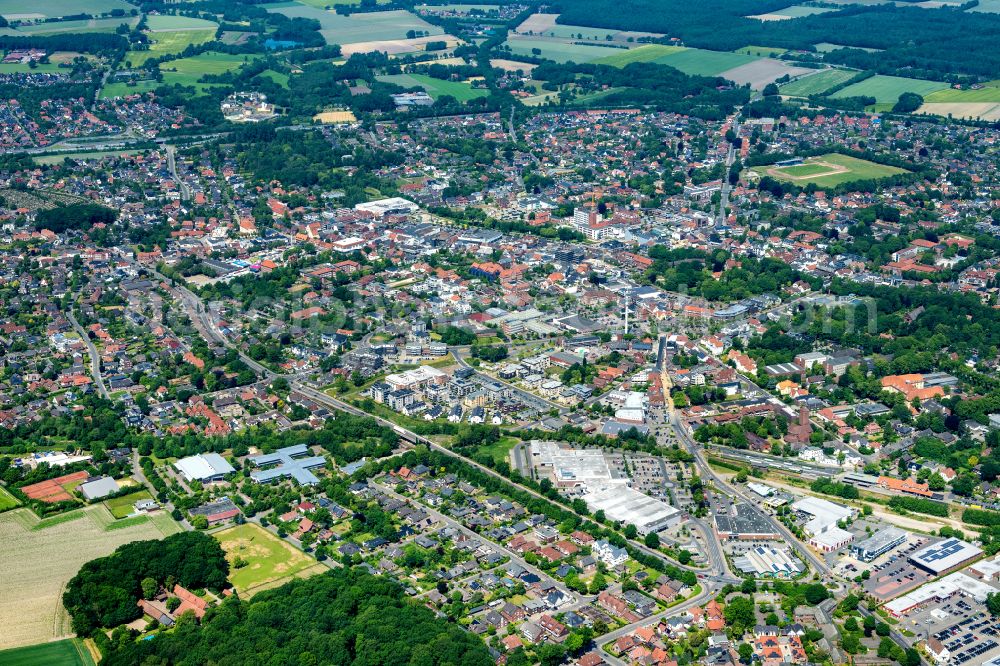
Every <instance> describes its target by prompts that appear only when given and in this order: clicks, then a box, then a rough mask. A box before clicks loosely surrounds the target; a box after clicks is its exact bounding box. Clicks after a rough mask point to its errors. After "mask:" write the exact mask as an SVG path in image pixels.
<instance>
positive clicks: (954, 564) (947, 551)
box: [910, 539, 983, 575]
mask: <svg viewBox="0 0 1000 666" xmlns="http://www.w3.org/2000/svg"><path fill="white" fill-rule="evenodd" d="M982 554H983V551H982V549H980V548H978V547H976V546H973V545H972V544H971V543H966V542H964V541H962V540H961V539H945V540H944V541H939V542H938V543H935V544H931V545H930V546H927V547H926V548H921V549H920V550H918V551H917V552H915V553H913V554H912V555H910V561H911V562H913V563H914V564H916V565H917V566H918V567H922V568H924V569H927V570H928V571H930V572H931V573H933V574H937V575H941V574H943V573H946V572H948V571H950V570H952V569H956V568H958V567H961V566H962V565H964V564H967V563H968V562H971V561H972V560H974V559H976V558H977V557H979V556H980V555H982Z"/></svg>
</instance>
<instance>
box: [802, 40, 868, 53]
mask: <svg viewBox="0 0 1000 666" xmlns="http://www.w3.org/2000/svg"><path fill="white" fill-rule="evenodd" d="M813 46H814V47H815V48H816V50H817V51H819V52H820V53H830V52H831V51H839V50H840V49H857V50H859V51H867V52H868V53H878V52H879V51H881V50H882V49H868V48H863V47H861V46H845V45H844V44H833V43H831V42H819V43H818V44H813Z"/></svg>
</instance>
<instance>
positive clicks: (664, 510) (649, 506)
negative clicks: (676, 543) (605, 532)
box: [583, 486, 681, 534]
mask: <svg viewBox="0 0 1000 666" xmlns="http://www.w3.org/2000/svg"><path fill="white" fill-rule="evenodd" d="M583 499H584V501H586V502H587V506H588V507H589V508H590V510H591V512H596V511H603V512H604V515H605V516H607V517H608V518H610V519H611V520H617V521H621V522H623V523H630V524H632V525H635V528H636V529H637V530H639V533H640V534H649V533H650V532H661V531H663V530H665V529H668V528H670V527H673V526H674V525H677V524H678V523H680V521H681V512H680V511H678V510H677V509H675V508H674V507H672V506H670V505H669V504H667V503H666V502H664V501H662V500H658V499H656V498H655V497H650V496H649V495H646V494H645V493H640V492H639V491H638V490H633V489H632V488H628V487H626V486H622V487H617V488H603V489H601V490H598V491H596V492H589V493H587V494H585V495H584V496H583Z"/></svg>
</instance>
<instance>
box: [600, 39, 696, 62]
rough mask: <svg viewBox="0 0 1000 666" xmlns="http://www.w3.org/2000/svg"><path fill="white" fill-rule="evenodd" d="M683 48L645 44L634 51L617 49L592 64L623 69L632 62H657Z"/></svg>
mask: <svg viewBox="0 0 1000 666" xmlns="http://www.w3.org/2000/svg"><path fill="white" fill-rule="evenodd" d="M684 50H685V49H684V47H683V46H667V45H665V44H646V45H644V46H640V47H638V48H634V49H628V50H622V49H617V50H615V52H614V53H612V54H611V55H608V56H605V57H603V58H600V59H598V60H595V61H594V63H596V64H599V65H611V66H612V67H624V66H625V65H627V64H629V63H633V62H659V59H660V58H662V57H664V56H668V55H671V54H673V53H679V52H680V51H684Z"/></svg>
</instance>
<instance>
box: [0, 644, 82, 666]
mask: <svg viewBox="0 0 1000 666" xmlns="http://www.w3.org/2000/svg"><path fill="white" fill-rule="evenodd" d="M0 664H4V666H94V659H93V657H91V656H90V651H89V650H87V648H86V647H85V646H84V645H83V641H81V640H80V639H79V638H69V639H66V640H63V641H54V642H52V643H42V644H40V645H29V646H27V647H19V648H12V649H10V650H0Z"/></svg>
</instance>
